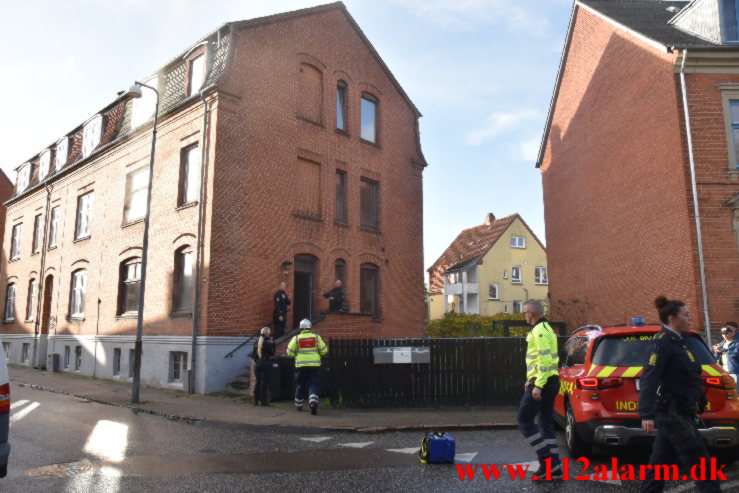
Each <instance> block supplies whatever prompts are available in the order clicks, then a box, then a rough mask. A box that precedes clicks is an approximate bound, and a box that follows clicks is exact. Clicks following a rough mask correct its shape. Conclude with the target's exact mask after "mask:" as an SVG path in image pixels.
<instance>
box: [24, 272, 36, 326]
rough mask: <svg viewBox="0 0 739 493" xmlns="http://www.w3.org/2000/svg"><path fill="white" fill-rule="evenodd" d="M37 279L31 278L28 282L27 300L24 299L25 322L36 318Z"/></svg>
mask: <svg viewBox="0 0 739 493" xmlns="http://www.w3.org/2000/svg"><path fill="white" fill-rule="evenodd" d="M37 290H38V281H37V280H36V279H31V280H30V281H29V282H28V300H26V322H33V321H34V320H35V318H36V310H35V304H36V293H37V292H38V291H37Z"/></svg>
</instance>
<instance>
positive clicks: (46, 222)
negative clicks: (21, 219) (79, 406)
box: [32, 183, 51, 368]
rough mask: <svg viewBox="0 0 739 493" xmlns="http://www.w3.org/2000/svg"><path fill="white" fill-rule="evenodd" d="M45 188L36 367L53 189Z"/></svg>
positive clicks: (37, 305)
mask: <svg viewBox="0 0 739 493" xmlns="http://www.w3.org/2000/svg"><path fill="white" fill-rule="evenodd" d="M44 188H45V189H46V214H45V215H44V239H43V241H42V242H41V267H40V269H39V273H38V280H37V281H36V282H37V284H38V288H37V289H36V291H37V296H38V299H37V300H36V323H35V324H34V326H33V360H32V361H33V362H34V363H35V365H36V367H37V368H38V367H41V366H43V365H41V364H39V362H38V361H37V358H38V343H37V341H38V336H39V333H40V332H41V330H40V329H41V327H40V324H41V308H42V307H41V304H42V300H43V293H44V269H45V268H46V241H47V239H48V234H49V232H48V229H49V209H50V208H51V189H50V188H49V185H48V183H44Z"/></svg>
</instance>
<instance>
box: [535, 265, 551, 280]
mask: <svg viewBox="0 0 739 493" xmlns="http://www.w3.org/2000/svg"><path fill="white" fill-rule="evenodd" d="M534 284H549V277H548V276H547V268H546V267H536V268H535V269H534Z"/></svg>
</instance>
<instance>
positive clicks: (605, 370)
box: [596, 366, 616, 378]
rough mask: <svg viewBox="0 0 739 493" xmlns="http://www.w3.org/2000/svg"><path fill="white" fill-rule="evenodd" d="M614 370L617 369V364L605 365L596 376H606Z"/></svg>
mask: <svg viewBox="0 0 739 493" xmlns="http://www.w3.org/2000/svg"><path fill="white" fill-rule="evenodd" d="M614 371H616V367H615V366H604V367H603V369H602V370H601V372H600V373H598V374H597V375H596V376H597V377H598V378H604V377H607V376H609V375H610V374H611V373H613V372H614Z"/></svg>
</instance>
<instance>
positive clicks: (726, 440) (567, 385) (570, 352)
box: [554, 324, 739, 457]
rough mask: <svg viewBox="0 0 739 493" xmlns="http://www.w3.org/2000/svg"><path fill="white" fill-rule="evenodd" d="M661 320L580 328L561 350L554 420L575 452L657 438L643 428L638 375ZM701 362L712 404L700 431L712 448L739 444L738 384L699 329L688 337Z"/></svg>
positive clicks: (709, 405) (578, 453) (689, 343)
mask: <svg viewBox="0 0 739 493" xmlns="http://www.w3.org/2000/svg"><path fill="white" fill-rule="evenodd" d="M660 330H661V326H659V325H640V324H634V325H625V326H610V327H600V326H597V325H592V326H586V327H581V328H579V329H577V330H576V331H575V332H573V333H572V335H571V336H570V338H569V339H568V341H567V343H566V344H565V345H564V347H563V348H562V351H561V354H560V369H559V378H560V390H559V394H558V395H557V397H556V398H555V401H554V419H555V421H556V422H557V423H558V424H560V425H561V426H562V427H563V428H564V429H565V438H566V441H567V446H568V448H569V452H570V455H571V456H573V457H580V456H583V455H588V454H589V453H590V452H591V451H592V447H593V445H595V444H601V445H614V446H621V445H623V446H630V445H638V444H639V443H643V442H647V443H648V441H649V440H653V439H654V437H653V436H649V435H646V434H645V433H644V432H643V431H642V429H641V418H640V416H639V414H638V405H639V377H641V375H642V371H643V365H644V362H645V358H646V357H647V355H648V353H649V346H650V340H651V339H652V337H653V336H654V334H656V333H657V332H659V331H660ZM685 339H686V342H687V344H688V347H689V348H690V350H691V352H692V353H693V354H694V355H695V357H696V359H697V360H698V362H699V363H700V364H701V366H702V370H703V381H704V384H705V391H706V397H707V399H708V405H707V407H706V410H705V412H704V413H703V414H702V415H701V416H700V417H701V418H702V422H701V424H700V425H699V430H698V431H699V432H700V434H701V436H702V437H703V438H704V440H705V441H706V445H707V446H708V447H709V449H712V450H715V449H731V451H732V452H735V451H736V450H737V449H739V447H738V446H739V431H738V429H739V402H737V393H736V383H735V382H734V379H733V378H731V376H730V375H729V374H728V373H726V372H725V371H724V369H723V368H721V366H719V365H717V364H716V360H715V359H714V358H713V355H712V354H711V352H710V351H709V350H708V347H707V346H706V344H705V343H704V342H703V339H701V337H700V336H699V335H698V334H697V333H694V332H691V333H690V334H688V335H687V337H686V338H685Z"/></svg>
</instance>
